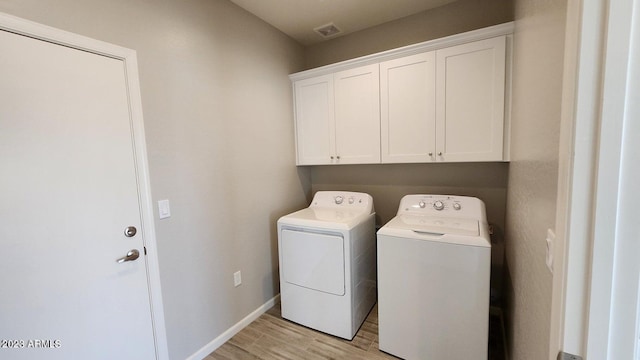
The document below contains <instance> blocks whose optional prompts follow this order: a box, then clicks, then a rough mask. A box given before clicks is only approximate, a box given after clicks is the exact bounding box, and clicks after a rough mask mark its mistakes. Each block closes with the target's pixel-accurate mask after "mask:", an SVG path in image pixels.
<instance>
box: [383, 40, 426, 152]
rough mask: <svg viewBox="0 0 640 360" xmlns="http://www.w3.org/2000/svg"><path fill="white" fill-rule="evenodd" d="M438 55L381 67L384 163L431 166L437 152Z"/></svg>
mask: <svg viewBox="0 0 640 360" xmlns="http://www.w3.org/2000/svg"><path fill="white" fill-rule="evenodd" d="M435 85H436V58H435V52H433V51H430V52H426V53H422V54H417V55H412V56H406V57H403V58H400V59H394V60H389V61H385V62H383V63H380V120H381V124H382V127H381V139H382V162H383V163H405V162H431V161H434V160H435V151H436V86H435Z"/></svg>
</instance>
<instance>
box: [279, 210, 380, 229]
mask: <svg viewBox="0 0 640 360" xmlns="http://www.w3.org/2000/svg"><path fill="white" fill-rule="evenodd" d="M372 216H373V214H371V213H368V212H362V211H357V210H354V209H351V210H349V209H332V208H319V207H316V208H310V207H309V208H306V209H302V210H299V211H296V212H294V213H291V214H289V215H285V216H283V217H281V218H280V219H279V220H278V223H280V224H288V225H298V226H312V227H318V228H323V229H324V228H330V229H335V230H349V229H352V228H353V227H355V226H357V225H358V224H361V223H362V222H364V221H366V220H367V219H368V218H370V217H372Z"/></svg>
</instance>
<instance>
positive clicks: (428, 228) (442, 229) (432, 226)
mask: <svg viewBox="0 0 640 360" xmlns="http://www.w3.org/2000/svg"><path fill="white" fill-rule="evenodd" d="M377 234H378V241H380V239H381V237H380V236H381V235H382V236H390V237H395V238H403V239H416V240H425V241H434V242H441V243H448V244H457V245H467V246H476V247H484V248H491V241H490V240H489V238H488V237H487V236H486V235H481V234H480V223H479V222H478V221H477V220H474V219H452V218H441V217H431V216H415V215H398V216H396V217H394V218H393V219H391V221H389V222H388V223H387V224H386V225H385V226H383V227H382V228H381V229H380V230H378V233H377Z"/></svg>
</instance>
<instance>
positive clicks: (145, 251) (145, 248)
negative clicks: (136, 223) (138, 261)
mask: <svg viewBox="0 0 640 360" xmlns="http://www.w3.org/2000/svg"><path fill="white" fill-rule="evenodd" d="M142 248H143V249H144V254H145V255H147V247H146V246H143V247H142Z"/></svg>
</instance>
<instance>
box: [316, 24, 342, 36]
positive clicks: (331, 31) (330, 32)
mask: <svg viewBox="0 0 640 360" xmlns="http://www.w3.org/2000/svg"><path fill="white" fill-rule="evenodd" d="M313 31H315V32H317V33H318V34H320V36H322V37H323V38H325V39H328V38H330V37H334V36H336V35H338V34H340V33H342V30H340V29H338V27H337V26H335V25H334V24H333V23H329V24H326V25H322V26H318V27H317V28H315V29H313Z"/></svg>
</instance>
